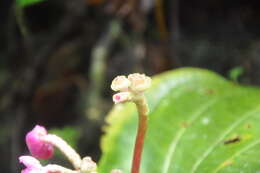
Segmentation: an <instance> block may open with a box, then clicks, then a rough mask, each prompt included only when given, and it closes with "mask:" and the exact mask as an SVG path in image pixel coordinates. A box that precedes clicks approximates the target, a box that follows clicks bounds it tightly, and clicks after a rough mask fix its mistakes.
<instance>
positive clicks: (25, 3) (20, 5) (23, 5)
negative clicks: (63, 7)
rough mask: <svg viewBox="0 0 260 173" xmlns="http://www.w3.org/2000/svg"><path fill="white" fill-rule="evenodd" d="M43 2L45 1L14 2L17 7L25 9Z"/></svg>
mask: <svg viewBox="0 0 260 173" xmlns="http://www.w3.org/2000/svg"><path fill="white" fill-rule="evenodd" d="M43 1H45V0H16V3H17V5H18V6H19V7H27V6H30V5H34V4H37V3H40V2H43Z"/></svg>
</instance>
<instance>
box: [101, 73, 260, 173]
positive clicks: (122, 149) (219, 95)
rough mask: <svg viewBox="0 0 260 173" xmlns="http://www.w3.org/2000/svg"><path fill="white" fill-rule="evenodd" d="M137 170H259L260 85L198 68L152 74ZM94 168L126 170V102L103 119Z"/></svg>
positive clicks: (131, 116) (130, 130) (132, 112)
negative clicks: (240, 82)
mask: <svg viewBox="0 0 260 173" xmlns="http://www.w3.org/2000/svg"><path fill="white" fill-rule="evenodd" d="M146 96H147V98H148V103H149V107H150V114H149V129H148V133H147V137H146V140H145V150H144V153H143V159H142V166H141V173H217V172H219V173H220V172H221V173H222V172H223V173H234V172H239V173H257V172H260V89H259V88H254V87H246V86H239V85H238V84H235V83H232V82H229V81H227V80H225V79H224V78H222V77H221V76H219V75H217V74H215V73H213V72H210V71H207V70H202V69H195V68H184V69H178V70H175V71H171V72H167V73H164V74H161V75H158V76H156V77H154V78H153V86H152V88H151V89H150V90H149V91H148V92H147V93H146ZM107 122H108V124H109V125H108V126H106V127H105V128H104V129H105V131H106V135H105V136H104V137H103V139H102V143H101V147H102V150H103V156H102V158H101V161H100V164H99V172H101V173H109V172H110V170H111V169H113V168H117V169H122V170H123V172H124V173H129V172H130V169H131V168H130V167H131V160H132V153H133V145H134V139H135V135H136V125H137V114H136V109H135V106H134V105H133V104H131V103H129V104H125V105H118V106H115V107H114V109H113V110H112V111H111V113H110V114H109V116H108V118H107Z"/></svg>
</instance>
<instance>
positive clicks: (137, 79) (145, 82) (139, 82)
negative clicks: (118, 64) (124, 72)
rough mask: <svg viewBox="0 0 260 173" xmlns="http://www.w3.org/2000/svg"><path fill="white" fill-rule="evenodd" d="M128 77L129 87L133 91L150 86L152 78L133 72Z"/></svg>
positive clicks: (139, 90)
mask: <svg viewBox="0 0 260 173" xmlns="http://www.w3.org/2000/svg"><path fill="white" fill-rule="evenodd" d="M128 79H129V81H130V82H131V85H130V89H131V90H132V91H133V92H143V91H145V90H147V89H148V88H150V86H151V83H152V80H151V78H150V77H148V76H146V75H145V74H139V73H133V74H130V75H128Z"/></svg>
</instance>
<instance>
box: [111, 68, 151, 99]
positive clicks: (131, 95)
mask: <svg viewBox="0 0 260 173" xmlns="http://www.w3.org/2000/svg"><path fill="white" fill-rule="evenodd" d="M150 86H151V78H150V77H148V76H146V75H144V74H139V73H134V74H130V75H128V77H126V76H117V77H116V78H115V79H114V80H113V81H112V84H111V88H112V90H114V91H119V93H117V94H114V95H113V101H114V103H116V104H117V103H124V102H127V101H134V100H135V99H136V98H138V97H139V96H140V95H142V94H143V92H144V91H145V90H147V89H148V88H149V87H150Z"/></svg>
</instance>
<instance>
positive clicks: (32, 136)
mask: <svg viewBox="0 0 260 173" xmlns="http://www.w3.org/2000/svg"><path fill="white" fill-rule="evenodd" d="M46 135H47V130H46V129H45V128H44V127H43V126H39V125H36V126H35V127H34V128H33V130H32V131H30V132H29V133H27V135H26V138H25V140H26V144H27V147H28V149H29V151H30V152H31V154H32V156H34V157H35V158H38V159H45V160H47V159H49V158H51V157H52V156H53V152H54V150H53V146H52V145H51V144H49V143H46V142H44V141H43V139H42V138H43V137H45V136H46Z"/></svg>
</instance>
